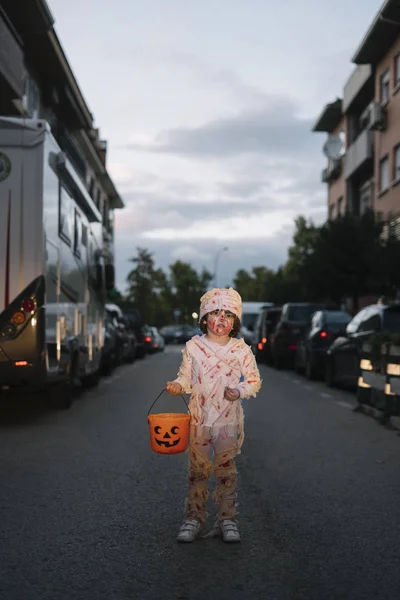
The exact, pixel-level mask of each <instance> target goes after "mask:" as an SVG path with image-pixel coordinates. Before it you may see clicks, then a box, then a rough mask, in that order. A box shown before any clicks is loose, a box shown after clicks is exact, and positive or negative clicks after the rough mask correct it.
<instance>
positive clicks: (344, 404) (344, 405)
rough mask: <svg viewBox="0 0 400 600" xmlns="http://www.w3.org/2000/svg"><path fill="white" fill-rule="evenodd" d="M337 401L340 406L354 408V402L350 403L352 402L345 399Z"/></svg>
mask: <svg viewBox="0 0 400 600" xmlns="http://www.w3.org/2000/svg"><path fill="white" fill-rule="evenodd" d="M335 403H336V404H339V406H343V408H348V409H350V410H353V408H354V406H353V404H350V402H345V401H344V400H336V401H335Z"/></svg>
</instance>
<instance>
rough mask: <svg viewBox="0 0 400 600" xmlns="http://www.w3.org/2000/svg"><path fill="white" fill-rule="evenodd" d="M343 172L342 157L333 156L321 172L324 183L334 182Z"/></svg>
mask: <svg viewBox="0 0 400 600" xmlns="http://www.w3.org/2000/svg"><path fill="white" fill-rule="evenodd" d="M341 173H342V159H341V158H331V159H329V162H328V166H327V167H326V169H323V171H322V174H321V180H322V182H323V183H332V181H335V180H336V179H338V178H339V177H340V175H341Z"/></svg>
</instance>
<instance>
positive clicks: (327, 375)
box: [325, 359, 336, 387]
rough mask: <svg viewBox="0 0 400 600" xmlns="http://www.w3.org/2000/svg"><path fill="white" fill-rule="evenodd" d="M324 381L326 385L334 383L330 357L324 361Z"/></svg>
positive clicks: (330, 385)
mask: <svg viewBox="0 0 400 600" xmlns="http://www.w3.org/2000/svg"><path fill="white" fill-rule="evenodd" d="M325 383H326V385H327V386H328V387H335V385H336V380H335V368H334V365H333V361H332V359H328V360H327V362H326V369H325Z"/></svg>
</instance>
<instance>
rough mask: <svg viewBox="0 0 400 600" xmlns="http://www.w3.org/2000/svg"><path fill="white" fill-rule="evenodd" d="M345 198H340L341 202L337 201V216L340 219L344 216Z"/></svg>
mask: <svg viewBox="0 0 400 600" xmlns="http://www.w3.org/2000/svg"><path fill="white" fill-rule="evenodd" d="M343 208H344V207H343V196H341V197H340V198H339V200H338V201H337V216H338V217H342V216H343V214H344V210H343Z"/></svg>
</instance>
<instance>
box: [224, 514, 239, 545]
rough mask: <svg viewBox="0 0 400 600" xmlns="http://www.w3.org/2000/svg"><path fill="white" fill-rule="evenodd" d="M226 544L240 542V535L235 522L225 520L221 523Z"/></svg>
mask: <svg viewBox="0 0 400 600" xmlns="http://www.w3.org/2000/svg"><path fill="white" fill-rule="evenodd" d="M220 528H221V533H222V539H223V540H224V542H240V533H239V529H238V527H237V525H236V523H235V521H230V520H228V519H225V520H224V521H221V523H220Z"/></svg>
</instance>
